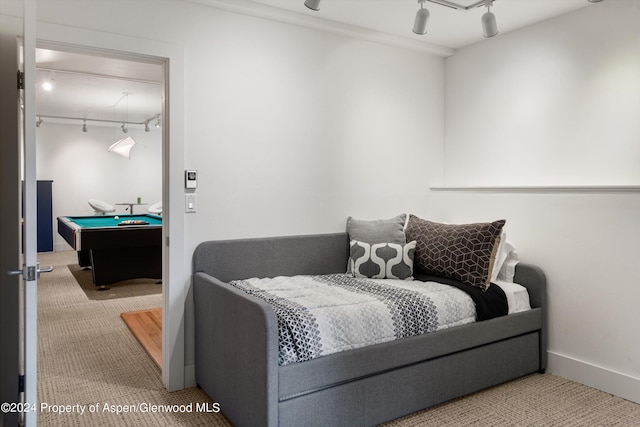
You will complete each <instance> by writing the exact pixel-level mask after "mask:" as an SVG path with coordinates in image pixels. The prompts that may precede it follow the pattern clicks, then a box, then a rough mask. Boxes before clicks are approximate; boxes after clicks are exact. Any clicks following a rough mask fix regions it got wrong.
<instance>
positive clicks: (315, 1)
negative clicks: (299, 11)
mask: <svg viewBox="0 0 640 427" xmlns="http://www.w3.org/2000/svg"><path fill="white" fill-rule="evenodd" d="M304 5H305V6H307V7H308V8H309V9H311V10H320V0H304Z"/></svg>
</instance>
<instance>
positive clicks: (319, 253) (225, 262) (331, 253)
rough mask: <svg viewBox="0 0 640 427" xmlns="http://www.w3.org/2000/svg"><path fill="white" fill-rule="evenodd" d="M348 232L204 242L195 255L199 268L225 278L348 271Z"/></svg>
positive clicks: (214, 275) (195, 261)
mask: <svg viewBox="0 0 640 427" xmlns="http://www.w3.org/2000/svg"><path fill="white" fill-rule="evenodd" d="M348 258H349V240H348V237H347V233H334V234H315V235H308V236H286V237H265V238H256V239H238V240H219V241H207V242H203V243H201V244H200V245H198V247H197V248H196V250H195V252H194V255H193V267H194V270H193V271H194V273H195V272H199V271H202V272H205V273H207V274H209V275H211V276H213V277H216V278H217V279H219V280H221V281H223V282H229V281H230V280H238V279H248V278H251V277H276V276H293V275H296V274H331V273H344V272H345V271H346V269H347V260H348Z"/></svg>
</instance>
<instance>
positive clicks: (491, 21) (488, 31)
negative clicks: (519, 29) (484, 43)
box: [482, 1, 498, 38]
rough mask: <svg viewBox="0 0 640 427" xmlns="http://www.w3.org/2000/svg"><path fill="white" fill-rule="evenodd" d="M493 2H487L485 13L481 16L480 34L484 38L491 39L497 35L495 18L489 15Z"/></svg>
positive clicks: (491, 14)
mask: <svg viewBox="0 0 640 427" xmlns="http://www.w3.org/2000/svg"><path fill="white" fill-rule="evenodd" d="M492 4H493V1H487V3H486V5H487V12H486V13H485V14H484V15H482V34H483V35H484V36H485V38H489V37H493V36H495V35H496V34H498V24H496V16H495V15H494V14H493V13H491V5H492Z"/></svg>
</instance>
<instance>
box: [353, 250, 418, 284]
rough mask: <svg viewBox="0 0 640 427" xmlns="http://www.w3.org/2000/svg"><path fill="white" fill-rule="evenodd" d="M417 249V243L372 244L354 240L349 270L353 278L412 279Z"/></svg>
mask: <svg viewBox="0 0 640 427" xmlns="http://www.w3.org/2000/svg"><path fill="white" fill-rule="evenodd" d="M415 249H416V242H415V241H413V242H409V243H405V244H401V243H373V244H370V243H365V242H360V241H358V240H352V241H351V250H350V256H349V264H350V267H351V268H350V269H349V270H350V272H351V275H352V276H353V277H367V278H370V279H402V280H404V279H412V278H413V256H414V253H415Z"/></svg>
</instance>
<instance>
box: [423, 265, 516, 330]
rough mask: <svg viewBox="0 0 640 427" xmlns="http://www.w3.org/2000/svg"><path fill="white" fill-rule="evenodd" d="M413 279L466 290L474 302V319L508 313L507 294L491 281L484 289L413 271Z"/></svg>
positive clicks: (490, 317) (484, 318)
mask: <svg viewBox="0 0 640 427" xmlns="http://www.w3.org/2000/svg"><path fill="white" fill-rule="evenodd" d="M413 277H414V279H415V280H420V281H422V282H438V283H444V284H446V285H450V286H455V287H456V288H458V289H460V290H462V291H464V292H466V293H467V294H468V295H469V296H470V297H471V299H472V300H473V302H474V303H475V304H476V320H477V321H481V320H488V319H493V318H494V317H500V316H506V315H507V314H509V304H508V303H507V295H506V294H505V293H504V291H503V290H502V288H501V287H500V286H498V285H496V284H495V283H492V284H491V285H490V286H489V288H487V290H486V291H483V290H482V289H480V288H476V287H475V286H471V285H467V284H465V283H461V282H458V281H457V280H455V279H449V278H446V277H439V276H431V275H428V274H424V273H419V272H414V274H413Z"/></svg>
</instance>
